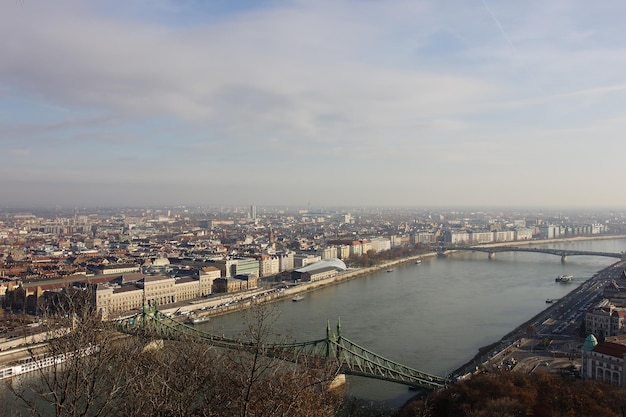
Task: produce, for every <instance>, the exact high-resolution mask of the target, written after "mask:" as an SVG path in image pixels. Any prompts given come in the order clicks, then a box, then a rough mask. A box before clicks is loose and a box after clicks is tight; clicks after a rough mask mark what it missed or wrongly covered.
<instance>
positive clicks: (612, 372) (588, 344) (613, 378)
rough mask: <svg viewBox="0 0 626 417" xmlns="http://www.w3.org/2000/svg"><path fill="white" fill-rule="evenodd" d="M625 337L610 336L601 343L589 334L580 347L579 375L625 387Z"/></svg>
mask: <svg viewBox="0 0 626 417" xmlns="http://www.w3.org/2000/svg"><path fill="white" fill-rule="evenodd" d="M625 356H626V337H625V336H620V337H611V338H608V339H607V340H606V341H604V342H602V343H598V341H597V339H596V338H595V337H594V336H593V334H590V335H589V336H587V339H585V342H584V343H583V347H582V362H581V365H582V366H581V376H582V377H583V378H588V379H595V380H598V381H604V382H607V383H611V384H615V385H619V386H621V387H626V362H625V360H624V358H625Z"/></svg>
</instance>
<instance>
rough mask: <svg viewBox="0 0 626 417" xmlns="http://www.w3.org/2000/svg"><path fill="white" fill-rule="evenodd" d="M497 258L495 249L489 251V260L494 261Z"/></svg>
mask: <svg viewBox="0 0 626 417" xmlns="http://www.w3.org/2000/svg"><path fill="white" fill-rule="evenodd" d="M494 259H496V253H495V252H494V251H489V260H490V261H493V260H494Z"/></svg>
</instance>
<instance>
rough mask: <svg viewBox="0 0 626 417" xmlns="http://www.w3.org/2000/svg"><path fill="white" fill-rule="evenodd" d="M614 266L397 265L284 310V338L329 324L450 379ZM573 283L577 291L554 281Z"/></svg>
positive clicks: (605, 243) (382, 395) (472, 260)
mask: <svg viewBox="0 0 626 417" xmlns="http://www.w3.org/2000/svg"><path fill="white" fill-rule="evenodd" d="M535 246H537V247H550V248H556V249H575V250H585V251H596V252H622V251H624V250H626V239H607V240H587V241H573V242H562V243H558V244H554V243H553V244H543V245H541V244H536V245H535ZM616 261H617V259H615V258H605V257H595V256H594V257H592V256H570V257H569V258H568V261H567V262H566V263H565V264H562V263H561V259H560V257H559V256H555V255H548V254H541V253H524V252H510V253H497V254H496V258H495V259H494V260H489V259H488V257H487V254H486V253H480V252H476V253H473V252H458V253H455V254H452V255H450V256H448V257H446V258H436V257H433V258H429V259H425V260H424V261H423V262H422V263H421V264H419V265H418V264H414V263H406V264H404V265H398V266H396V267H395V268H394V270H393V271H392V272H387V271H385V270H382V271H380V272H376V273H373V274H370V275H367V276H363V277H361V278H357V279H354V280H351V281H347V282H344V283H340V284H337V285H334V286H330V287H326V288H323V289H320V290H317V291H315V292H311V293H307V294H305V298H304V299H303V300H302V301H299V302H297V303H295V302H293V301H291V300H290V299H287V300H282V301H278V302H276V303H274V304H273V306H272V308H274V309H276V310H277V312H278V319H277V321H276V322H275V324H274V329H275V331H276V332H277V333H281V334H288V335H289V336H290V337H292V338H293V339H295V340H298V341H305V340H313V339H320V338H323V337H325V335H326V333H325V332H326V323H327V321H328V320H330V321H331V326H333V328H334V327H335V325H336V322H337V319H340V320H341V326H342V327H341V332H342V335H343V336H345V337H346V338H348V339H350V340H351V341H353V342H355V343H357V344H359V345H361V346H363V347H365V348H367V349H368V350H371V351H373V352H376V353H378V354H380V355H382V356H384V357H386V358H388V359H391V360H393V361H396V362H399V363H402V364H405V365H408V366H411V367H413V368H416V369H419V370H422V371H425V372H428V373H432V374H436V375H442V376H444V375H447V374H448V373H450V372H451V371H453V370H455V369H456V368H457V367H459V366H460V365H462V364H464V363H465V362H467V361H468V360H470V359H471V358H472V357H473V356H474V355H475V354H476V353H477V351H478V348H480V347H482V346H485V345H488V344H490V343H492V342H495V341H498V340H499V339H500V338H501V337H502V336H503V335H505V334H506V333H508V332H509V331H511V330H512V329H513V328H515V327H516V326H518V325H520V324H522V323H524V322H525V321H527V320H529V319H530V318H532V317H533V316H534V315H535V314H537V313H538V312H540V311H541V310H543V309H545V308H546V306H547V304H546V303H545V300H546V299H547V298H560V297H562V296H564V295H565V294H567V293H568V292H570V291H571V290H572V289H574V288H575V287H576V285H577V284H580V283H582V282H583V281H584V280H586V279H588V278H590V277H591V276H592V275H593V274H594V273H595V272H597V271H598V270H600V269H602V268H604V267H606V266H608V265H610V264H612V263H614V262H616ZM562 274H569V275H572V276H573V277H574V280H573V282H572V283H571V284H560V283H556V282H555V281H554V278H555V277H557V276H558V275H562ZM245 321H246V313H245V312H236V313H232V314H228V315H225V316H221V317H216V318H213V319H212V320H211V322H210V323H206V324H204V325H203V328H204V329H205V330H207V331H211V332H219V333H223V334H226V335H231V336H232V335H237V334H240V332H241V331H242V329H243V326H244V322H245ZM347 385H348V393H349V394H351V395H354V396H356V397H359V398H364V399H368V400H372V401H380V402H385V403H387V404H389V405H390V406H394V407H395V406H399V405H401V404H402V403H404V402H405V401H406V400H407V399H408V398H410V397H411V396H412V395H413V393H411V392H409V391H408V390H407V388H406V387H405V386H403V385H398V384H393V383H387V382H383V381H377V380H373V379H368V378H359V377H348V384H347Z"/></svg>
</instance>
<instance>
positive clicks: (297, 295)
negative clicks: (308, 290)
mask: <svg viewBox="0 0 626 417" xmlns="http://www.w3.org/2000/svg"><path fill="white" fill-rule="evenodd" d="M300 300H304V296H303V295H300V294H296V295H294V296H293V298H292V299H291V301H300Z"/></svg>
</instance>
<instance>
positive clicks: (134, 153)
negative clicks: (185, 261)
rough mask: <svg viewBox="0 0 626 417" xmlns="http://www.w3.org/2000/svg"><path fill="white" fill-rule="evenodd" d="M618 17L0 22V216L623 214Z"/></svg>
mask: <svg viewBox="0 0 626 417" xmlns="http://www.w3.org/2000/svg"><path fill="white" fill-rule="evenodd" d="M625 17H626V2H623V1H600V2H589V1H569V0H568V1H558V0H555V1H545V0H541V1H518V0H511V1H494V0H490V1H487V0H485V1H480V0H478V1H465V0H463V1H449V0H446V1H439V0H429V1H419V0H407V1H400V0H399V1H395V0H386V1H383V0H329V1H325V0H294V1H287V0H286V1H271V0H266V1H252V0H250V1H236V0H205V1H200V0H189V1H185V0H177V1H174V0H171V1H169V0H159V1H157V0H151V1H148V0H125V1H104V0H102V1H100V0H90V1H82V0H76V1H65V0H56V1H43V0H20V1H17V0H16V1H5V2H3V5H2V6H0V144H1V149H2V150H1V153H0V176H1V177H0V179H1V180H0V207H3V206H28V205H35V204H36V205H66V206H74V205H80V206H95V205H154V204H169V205H171V204H202V205H204V204H207V205H208V204H257V205H269V204H272V205H283V204H289V205H306V204H309V203H310V204H313V205H415V206H430V205H500V206H507V205H509V206H512V205H525V206H528V205H531V206H609V207H626V192H625V190H624V186H623V184H624V178H625V176H626V173H625V171H624V167H625V166H626V164H625V158H624V157H625V156H626V140H624V136H625V134H626V26H624V18H625Z"/></svg>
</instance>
